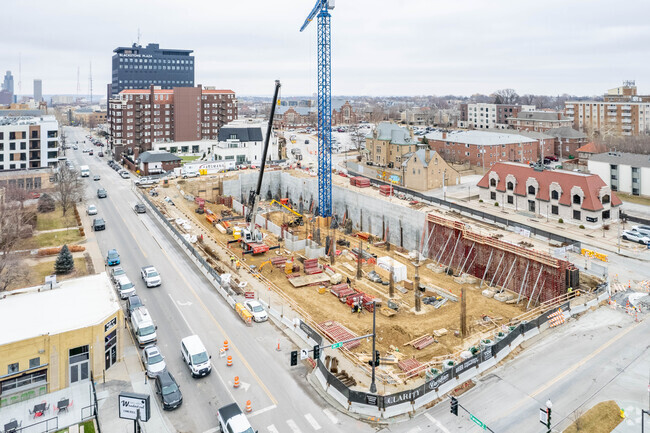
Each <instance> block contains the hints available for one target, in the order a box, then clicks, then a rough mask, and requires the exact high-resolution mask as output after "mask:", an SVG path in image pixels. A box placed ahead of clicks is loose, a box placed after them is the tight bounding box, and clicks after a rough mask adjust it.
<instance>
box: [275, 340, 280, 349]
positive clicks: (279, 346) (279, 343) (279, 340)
mask: <svg viewBox="0 0 650 433" xmlns="http://www.w3.org/2000/svg"><path fill="white" fill-rule="evenodd" d="M275 350H277V351H278V352H279V351H280V340H278V347H277V348H276V349H275Z"/></svg>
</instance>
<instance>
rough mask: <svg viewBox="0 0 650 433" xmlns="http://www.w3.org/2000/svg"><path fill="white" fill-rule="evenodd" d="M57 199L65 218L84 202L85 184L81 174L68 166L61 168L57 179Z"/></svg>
mask: <svg viewBox="0 0 650 433" xmlns="http://www.w3.org/2000/svg"><path fill="white" fill-rule="evenodd" d="M55 190H56V199H57V201H58V202H59V205H60V206H61V210H62V211H63V216H65V214H66V212H67V211H68V210H69V209H70V208H71V207H72V206H73V205H74V204H75V203H78V202H82V201H83V200H84V184H83V180H82V179H81V177H79V172H78V171H77V170H73V169H70V168H68V167H67V166H66V165H61V166H60V167H59V170H58V173H57V179H56V189H55Z"/></svg>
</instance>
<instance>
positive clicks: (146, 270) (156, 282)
mask: <svg viewBox="0 0 650 433" xmlns="http://www.w3.org/2000/svg"><path fill="white" fill-rule="evenodd" d="M140 276H141V277H142V279H143V280H144V283H145V285H146V286H147V287H156V286H160V284H161V283H162V279H161V278H160V274H159V273H158V271H157V270H156V268H155V267H153V266H152V265H148V266H144V267H142V269H140Z"/></svg>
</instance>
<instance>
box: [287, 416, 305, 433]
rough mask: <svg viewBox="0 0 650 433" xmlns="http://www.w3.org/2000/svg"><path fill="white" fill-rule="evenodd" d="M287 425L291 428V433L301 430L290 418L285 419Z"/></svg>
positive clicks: (298, 432) (300, 432)
mask: <svg viewBox="0 0 650 433" xmlns="http://www.w3.org/2000/svg"><path fill="white" fill-rule="evenodd" d="M287 425H288V426H289V428H290V429H291V431H292V432H293V433H302V431H301V430H300V429H299V428H298V424H296V422H295V421H294V420H292V419H288V420H287Z"/></svg>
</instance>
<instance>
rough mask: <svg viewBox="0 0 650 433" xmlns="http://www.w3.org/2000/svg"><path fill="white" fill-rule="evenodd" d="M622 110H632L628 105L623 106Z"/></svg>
mask: <svg viewBox="0 0 650 433" xmlns="http://www.w3.org/2000/svg"><path fill="white" fill-rule="evenodd" d="M622 108H623V110H627V111H630V110H631V109H632V107H631V106H629V105H623V107H622Z"/></svg>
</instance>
